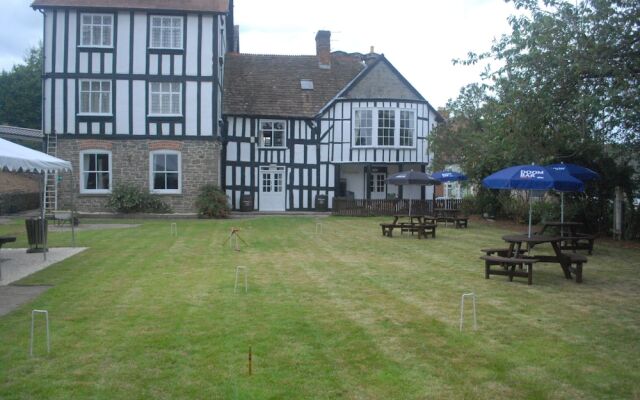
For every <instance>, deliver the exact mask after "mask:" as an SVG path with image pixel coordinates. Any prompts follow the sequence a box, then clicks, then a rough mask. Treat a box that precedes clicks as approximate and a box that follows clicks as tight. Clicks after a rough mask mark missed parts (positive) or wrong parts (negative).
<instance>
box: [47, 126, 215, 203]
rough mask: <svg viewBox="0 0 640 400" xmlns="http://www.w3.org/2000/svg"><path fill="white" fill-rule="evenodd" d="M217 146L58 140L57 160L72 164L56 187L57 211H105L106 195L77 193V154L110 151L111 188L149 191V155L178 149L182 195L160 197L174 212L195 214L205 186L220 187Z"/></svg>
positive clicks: (212, 143)
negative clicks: (134, 188)
mask: <svg viewBox="0 0 640 400" xmlns="http://www.w3.org/2000/svg"><path fill="white" fill-rule="evenodd" d="M220 148H221V146H220V143H219V142H218V141H214V140H196V139H191V140H153V139H137V140H122V139H119V140H94V139H73V138H70V139H68V138H62V137H59V138H58V157H59V158H62V159H64V160H68V161H71V163H72V164H73V175H72V174H71V173H68V172H67V173H64V174H63V175H62V181H61V182H59V187H58V209H70V208H73V207H74V206H75V208H76V209H77V210H78V211H81V212H104V211H112V210H109V209H107V207H106V203H107V200H108V198H109V195H108V194H101V195H98V194H83V193H80V177H79V173H80V151H83V150H91V149H99V150H108V151H110V152H111V155H112V160H111V168H112V188H113V187H116V186H117V185H118V184H124V183H126V184H134V185H136V186H138V187H140V188H142V189H143V190H146V191H148V190H149V187H150V185H149V154H150V152H151V151H154V150H177V151H180V152H181V157H182V193H181V194H159V195H157V196H159V197H160V198H161V199H162V200H163V201H165V202H166V203H168V204H169V205H171V207H172V208H173V210H174V212H177V213H195V212H197V210H196V207H195V200H196V198H197V196H198V192H199V189H200V187H201V186H202V185H205V184H216V185H218V184H219V178H218V177H219V165H220Z"/></svg>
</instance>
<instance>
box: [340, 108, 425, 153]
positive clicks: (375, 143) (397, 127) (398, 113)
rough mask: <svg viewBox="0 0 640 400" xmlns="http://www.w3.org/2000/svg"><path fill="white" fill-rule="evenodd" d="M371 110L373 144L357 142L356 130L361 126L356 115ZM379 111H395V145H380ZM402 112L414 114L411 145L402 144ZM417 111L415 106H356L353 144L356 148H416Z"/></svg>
mask: <svg viewBox="0 0 640 400" xmlns="http://www.w3.org/2000/svg"><path fill="white" fill-rule="evenodd" d="M363 111H369V112H371V116H372V121H371V144H365V145H363V144H357V143H356V140H357V137H356V131H357V129H359V128H360V126H359V125H358V122H357V120H356V115H357V114H358V113H359V112H363ZM379 111H393V112H394V131H393V132H394V133H393V145H379V144H378V137H379V136H378V128H379V127H378V122H379V121H378V112H379ZM402 112H410V113H412V114H413V117H412V118H411V120H412V121H413V132H412V137H411V145H400V117H401V115H402ZM417 126H418V121H417V111H416V110H415V109H413V108H391V107H367V108H354V109H353V128H352V135H351V136H352V146H353V147H354V148H385V149H415V148H416V143H417V136H416V135H417V131H418V129H417Z"/></svg>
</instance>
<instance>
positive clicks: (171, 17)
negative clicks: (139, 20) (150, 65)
mask: <svg viewBox="0 0 640 400" xmlns="http://www.w3.org/2000/svg"><path fill="white" fill-rule="evenodd" d="M163 19H169V20H170V21H171V26H168V27H164V26H162V20H163ZM157 20H160V26H153V24H154V21H157ZM176 20H179V21H180V28H179V29H180V40H179V46H174V44H173V38H172V34H173V32H174V30H176V29H178V28H177V27H174V26H173V25H174V24H173V23H174V21H176ZM154 29H159V30H160V43H155V44H154V40H153V31H154ZM165 30H169V37H170V41H171V43H170V45H167V44H166V43H162V42H163V39H162V38H163V35H164V31H165ZM149 48H150V49H166V50H183V49H184V18H183V17H182V16H179V15H151V16H150V18H149Z"/></svg>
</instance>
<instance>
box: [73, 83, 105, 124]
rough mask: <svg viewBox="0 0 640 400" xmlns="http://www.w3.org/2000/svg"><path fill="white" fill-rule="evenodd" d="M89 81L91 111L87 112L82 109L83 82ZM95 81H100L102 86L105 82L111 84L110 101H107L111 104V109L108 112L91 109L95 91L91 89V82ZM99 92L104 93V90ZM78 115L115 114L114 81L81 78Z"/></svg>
mask: <svg viewBox="0 0 640 400" xmlns="http://www.w3.org/2000/svg"><path fill="white" fill-rule="evenodd" d="M85 82H88V83H89V92H88V93H89V111H88V112H85V111H82V105H83V102H82V93H83V90H82V84H83V83H85ZM94 82H99V83H100V85H101V86H102V84H103V83H108V84H109V101H107V102H106V103H107V104H108V105H109V111H108V112H101V111H98V112H93V111H91V106H92V101H91V98H92V97H91V94H92V93H93V91H92V90H91V84H92V83H94ZM101 89H102V88H101ZM98 93H103V92H102V90H100V91H99V92H98ZM78 115H99V116H103V117H104V116H113V82H112V81H111V80H109V79H79V80H78Z"/></svg>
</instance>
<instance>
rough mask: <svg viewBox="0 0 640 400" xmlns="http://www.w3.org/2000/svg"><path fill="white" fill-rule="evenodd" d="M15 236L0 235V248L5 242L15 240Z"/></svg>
mask: <svg viewBox="0 0 640 400" xmlns="http://www.w3.org/2000/svg"><path fill="white" fill-rule="evenodd" d="M15 241H16V238H15V236H0V249H1V248H2V246H3V245H4V244H5V243H11V242H15Z"/></svg>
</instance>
